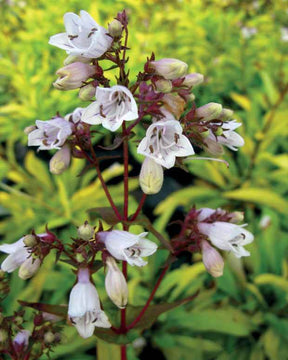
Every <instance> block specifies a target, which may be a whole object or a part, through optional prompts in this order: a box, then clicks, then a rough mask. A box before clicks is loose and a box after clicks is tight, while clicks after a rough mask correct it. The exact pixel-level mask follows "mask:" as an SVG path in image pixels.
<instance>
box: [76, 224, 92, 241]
mask: <svg viewBox="0 0 288 360" xmlns="http://www.w3.org/2000/svg"><path fill="white" fill-rule="evenodd" d="M94 230H95V229H94V227H93V226H91V225H89V224H88V222H87V221H86V222H85V223H84V224H83V225H81V226H79V228H78V230H77V232H78V236H79V238H80V239H82V240H90V239H92V238H93V236H94Z"/></svg>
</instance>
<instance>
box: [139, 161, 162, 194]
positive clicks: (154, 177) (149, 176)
mask: <svg viewBox="0 0 288 360" xmlns="http://www.w3.org/2000/svg"><path fill="white" fill-rule="evenodd" d="M163 175H164V174H163V167H162V166H161V165H159V164H157V163H156V162H155V161H154V160H153V159H150V158H148V157H146V158H145V160H144V161H143V164H142V166H141V171H140V175H139V183H140V186H141V189H142V191H143V192H144V194H148V195H152V194H157V193H158V192H159V191H160V190H161V188H162V185H163V180H164V176H163Z"/></svg>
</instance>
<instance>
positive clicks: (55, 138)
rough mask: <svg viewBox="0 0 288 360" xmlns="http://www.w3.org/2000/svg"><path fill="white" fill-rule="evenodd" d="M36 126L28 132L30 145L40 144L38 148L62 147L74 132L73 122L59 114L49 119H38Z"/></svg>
mask: <svg viewBox="0 0 288 360" xmlns="http://www.w3.org/2000/svg"><path fill="white" fill-rule="evenodd" d="M36 126H37V128H36V129H35V130H33V131H31V132H30V133H29V134H28V146H39V148H38V150H50V149H60V148H61V146H62V145H63V144H64V143H65V141H66V140H67V138H68V137H69V136H70V135H71V134H72V127H71V123H70V122H69V121H66V120H65V119H63V118H62V117H59V116H58V117H55V118H54V119H51V120H47V121H42V120H36Z"/></svg>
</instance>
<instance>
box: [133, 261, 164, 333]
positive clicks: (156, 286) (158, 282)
mask: <svg viewBox="0 0 288 360" xmlns="http://www.w3.org/2000/svg"><path fill="white" fill-rule="evenodd" d="M168 268H169V265H166V266H165V267H164V268H163V270H162V272H161V274H160V276H159V279H158V280H157V282H156V284H155V286H154V289H153V290H152V292H151V294H150V296H149V299H148V300H147V302H146V304H145V306H144V307H143V309H142V310H141V311H140V313H139V315H138V316H137V317H136V318H135V319H134V320H133V321H132V323H131V324H130V325H128V326H127V330H130V329H133V327H134V326H135V325H136V324H137V323H138V322H139V321H140V320H141V319H142V317H143V315H144V314H145V312H146V310H147V309H148V307H149V305H150V303H151V301H152V300H153V298H154V295H155V293H156V291H157V289H158V288H159V286H160V284H161V281H162V280H163V278H164V276H165V274H166V272H167V270H168Z"/></svg>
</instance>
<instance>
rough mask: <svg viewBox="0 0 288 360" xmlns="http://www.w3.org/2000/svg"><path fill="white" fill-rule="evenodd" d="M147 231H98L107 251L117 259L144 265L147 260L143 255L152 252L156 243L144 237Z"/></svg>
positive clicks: (155, 247)
mask: <svg viewBox="0 0 288 360" xmlns="http://www.w3.org/2000/svg"><path fill="white" fill-rule="evenodd" d="M147 234H148V233H147V232H144V233H141V234H139V235H135V234H131V233H130V232H128V231H122V230H112V231H104V232H100V233H98V235H99V238H100V240H101V241H102V242H103V243H104V244H105V246H106V248H107V250H108V251H109V253H110V254H111V255H112V256H113V257H114V258H115V259H117V260H123V261H127V262H128V263H129V264H130V265H132V266H134V265H136V266H144V265H146V264H147V261H144V260H143V259H142V256H143V257H146V256H150V255H152V254H154V252H155V251H156V250H157V245H156V244H155V243H154V242H152V241H150V240H148V239H145V237H146V236H147Z"/></svg>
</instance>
